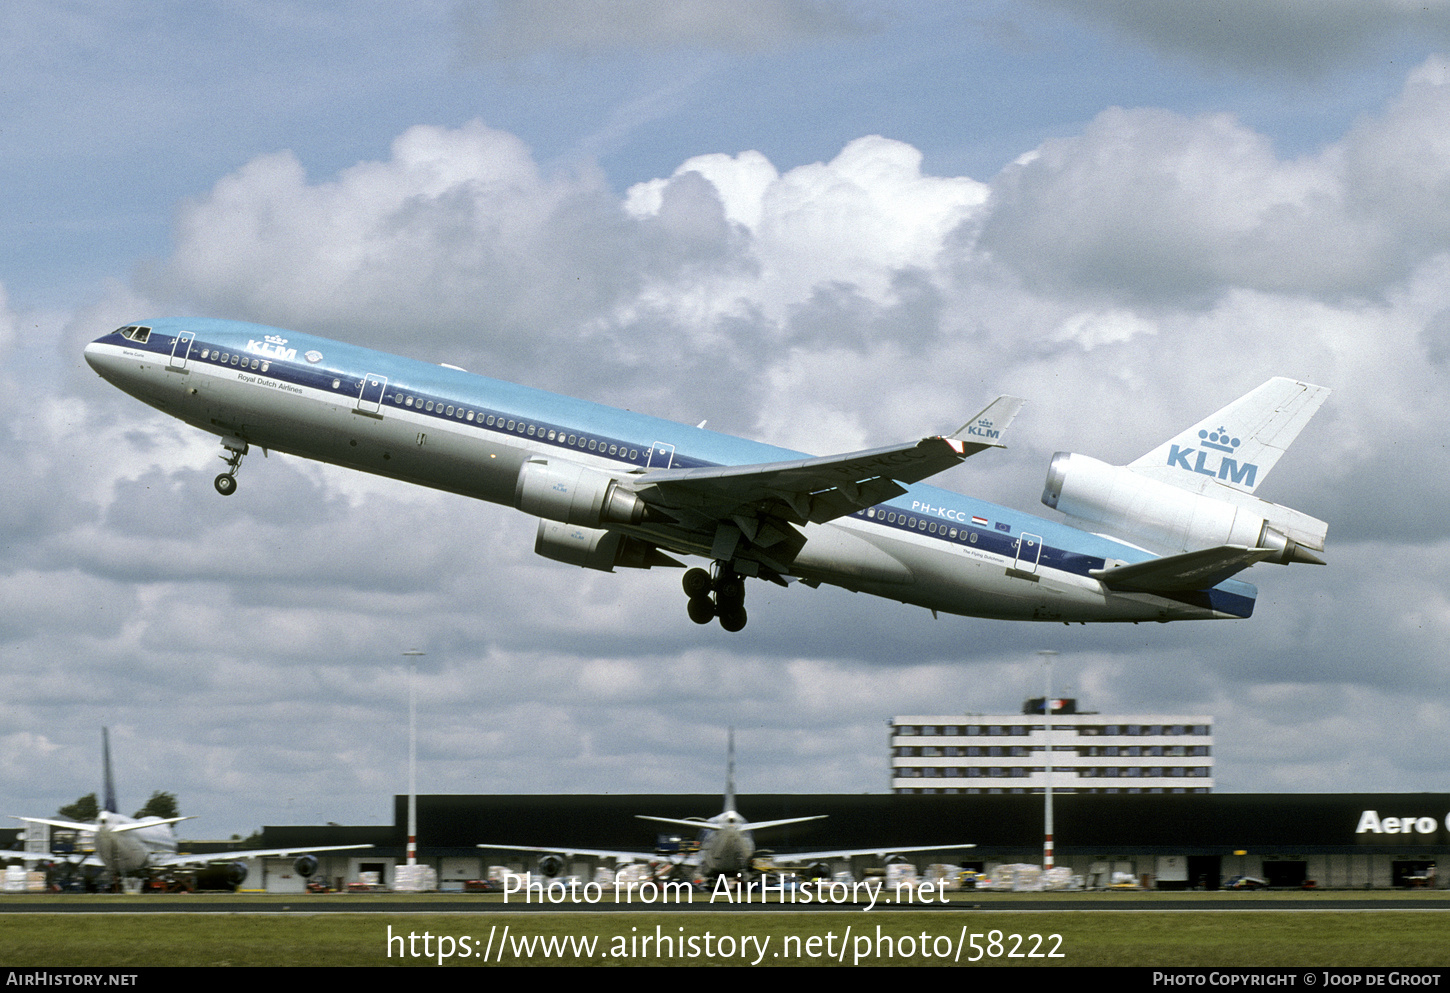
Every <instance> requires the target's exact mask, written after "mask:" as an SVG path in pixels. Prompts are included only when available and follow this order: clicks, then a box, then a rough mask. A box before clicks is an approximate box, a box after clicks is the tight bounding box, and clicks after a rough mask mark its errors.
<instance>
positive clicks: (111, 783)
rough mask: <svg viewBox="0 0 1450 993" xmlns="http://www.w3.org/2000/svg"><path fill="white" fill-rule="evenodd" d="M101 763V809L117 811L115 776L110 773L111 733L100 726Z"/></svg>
mask: <svg viewBox="0 0 1450 993" xmlns="http://www.w3.org/2000/svg"><path fill="white" fill-rule="evenodd" d="M101 764H102V765H103V766H104V767H105V768H104V776H105V781H104V783H103V785H104V787H105V793H106V795H105V797H104V799H105V801H106V802H105V803H104V804H103V805H102V807H101V809H102V810H109V811H110V812H111V813H113V814H115V813H119V812H120V811H118V810H117V805H116V777H115V776H114V775H112V773H111V733H110V731H109V730H108V729H106V728H101Z"/></svg>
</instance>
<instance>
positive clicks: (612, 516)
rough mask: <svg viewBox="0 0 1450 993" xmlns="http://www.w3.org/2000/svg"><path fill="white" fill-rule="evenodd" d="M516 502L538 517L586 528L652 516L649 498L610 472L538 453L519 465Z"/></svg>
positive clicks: (629, 522)
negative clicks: (538, 455) (620, 481)
mask: <svg viewBox="0 0 1450 993" xmlns="http://www.w3.org/2000/svg"><path fill="white" fill-rule="evenodd" d="M514 506H515V507H517V508H518V509H519V510H522V511H523V512H524V513H526V514H533V515H534V516H535V517H543V518H546V519H548V520H551V521H560V522H562V523H564V524H581V525H583V526H584V527H586V528H598V527H603V526H604V525H607V524H639V523H641V522H642V521H644V520H645V519H646V518H647V517H648V516H649V508H648V507H647V506H646V505H645V502H644V501H643V500H641V499H640V498H639V496H638V495H636V494H635V493H634V492H633V491H632V490H630V489H628V488H626V487H623V486H621V485H620V484H619V480H618V479H616V478H615V477H613V476H611V475H610V474H609V473H607V472H600V471H599V470H598V469H591V468H589V467H588V466H583V465H579V464H578V463H577V462H566V461H561V460H557V459H555V460H551V459H545V458H542V457H537V456H536V457H534V458H531V459H529V461H527V462H525V463H524V464H523V467H522V468H521V469H519V478H518V482H517V484H516V485H515V487H514Z"/></svg>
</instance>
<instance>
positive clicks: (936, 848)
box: [769, 845, 977, 865]
mask: <svg viewBox="0 0 1450 993" xmlns="http://www.w3.org/2000/svg"><path fill="white" fill-rule="evenodd" d="M976 847H977V846H976V845H917V846H915V847H914V848H893V847H891V846H889V845H883V846H882V847H880V848H843V849H841V850H840V851H835V852H792V853H791V854H789V855H771V856H769V858H770V860H771V861H772V862H774V863H776V864H778V865H794V864H795V863H797V862H812V861H815V860H816V859H849V858H855V857H856V856H857V855H873V856H875V857H876V858H878V859H886V858H889V857H890V856H892V855H903V854H905V853H907V852H954V851H958V850H962V849H967V848H976Z"/></svg>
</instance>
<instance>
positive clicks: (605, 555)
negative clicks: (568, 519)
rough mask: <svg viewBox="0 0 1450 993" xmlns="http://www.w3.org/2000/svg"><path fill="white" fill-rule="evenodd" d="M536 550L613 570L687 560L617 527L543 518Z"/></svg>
mask: <svg viewBox="0 0 1450 993" xmlns="http://www.w3.org/2000/svg"><path fill="white" fill-rule="evenodd" d="M534 551H535V552H536V553H538V554H539V555H542V556H543V557H544V558H546V559H553V560H554V561H555V562H564V563H567V564H568V565H577V566H581V567H582V568H585V569H598V570H600V571H601V572H613V571H614V570H615V568H616V567H618V568H621V569H649V568H652V567H654V566H657V565H660V566H677V567H679V568H684V565H685V563H683V562H681V561H679V560H678V559H674V558H671V557H670V556H668V555H666V554H665V553H664V552H662V551H660V550H659V549H658V548H656V547H655V546H654V545H651V544H649V543H648V542H645V541H640V540H638V539H636V538H631V537H629V536H627V535H622V534H620V533H618V532H617V531H604V530H600V529H599V528H586V527H580V526H579V525H577V524H560V523H559V522H558V521H549V520H540V521H539V533H538V535H537V537H535V539H534Z"/></svg>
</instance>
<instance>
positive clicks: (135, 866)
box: [0, 728, 372, 885]
mask: <svg viewBox="0 0 1450 993" xmlns="http://www.w3.org/2000/svg"><path fill="white" fill-rule="evenodd" d="M101 754H102V765H103V766H104V767H105V803H104V805H103V806H102V808H101V812H100V816H99V817H97V818H96V820H95V821H93V822H90V823H81V822H80V821H68V820H63V819H61V818H56V817H19V816H16V815H13V814H12V815H11V816H13V817H15V819H16V820H18V821H26V822H27V823H30V824H49V825H50V826H51V827H58V828H64V829H66V830H69V831H78V832H81V833H82V834H84V835H89V836H91V837H92V838H93V839H94V842H95V854H94V855H91V856H88V857H86V858H85V859H84V860H83V861H82V862H81V864H83V865H103V866H105V867H106V870H107V871H108V873H109V874H110V877H111V881H112V882H113V883H118V882H119V881H120V880H121V879H124V878H127V877H132V876H142V877H146V878H160V877H163V876H169V877H173V878H174V877H177V876H180V875H185V874H187V873H188V872H194V871H195V870H198V869H203V868H206V867H207V866H217V865H223V866H229V871H228V874H227V875H228V879H229V880H230V881H231V882H232V883H233V884H235V885H240V884H241V883H242V881H243V880H245V879H246V877H247V867H246V864H245V860H247V859H256V858H267V857H275V858H292V857H293V856H298V858H297V864H296V866H295V868H296V870H297V874H298V875H299V876H310V875H312V873H313V872H315V871H316V869H317V860H316V859H315V858H312V855H311V853H315V852H335V851H345V850H347V849H355V848H371V847H372V846H371V845H332V846H329V847H326V848H265V849H252V850H244V851H228V852H217V853H215V854H212V855H178V854H177V853H176V832H175V830H174V829H173V828H172V825H173V824H175V823H177V822H178V821H186V820H191V818H190V817H168V818H161V817H142V818H141V819H139V820H137V819H135V818H131V817H126V816H125V815H124V814H118V813H116V807H117V803H116V785H115V780H114V779H113V777H112V775H111V742H110V735H109V733H108V732H107V731H106V729H105V728H102V729H101ZM8 858H23V859H26V860H27V861H56V862H59V861H63V860H65V856H57V855H48V854H43V853H33V852H0V860H4V859H8Z"/></svg>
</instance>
